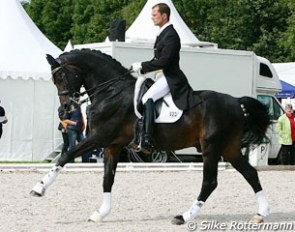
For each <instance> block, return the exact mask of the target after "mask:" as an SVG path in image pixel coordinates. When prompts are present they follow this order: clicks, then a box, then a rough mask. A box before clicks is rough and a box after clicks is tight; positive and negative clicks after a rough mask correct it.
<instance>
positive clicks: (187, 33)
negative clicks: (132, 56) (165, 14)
mask: <svg viewBox="0 0 295 232" xmlns="http://www.w3.org/2000/svg"><path fill="white" fill-rule="evenodd" d="M157 3H166V4H167V5H168V6H169V7H170V10H171V14H170V22H171V23H172V24H173V26H174V28H175V29H176V31H177V32H178V34H179V36H180V40H181V44H182V45H191V46H196V45H200V44H201V43H203V44H204V45H211V46H213V45H214V44H212V43H208V42H200V41H199V40H198V39H197V37H196V36H195V35H194V34H193V33H192V31H191V30H190V29H189V28H188V26H187V25H186V24H185V22H184V21H183V19H182V18H181V16H180V15H179V14H178V12H177V10H176V8H175V6H174V4H173V2H172V1H171V0H148V1H147V3H146V4H145V6H144V7H143V9H142V10H141V12H140V14H139V15H138V16H137V18H136V19H135V21H134V22H133V23H132V25H131V26H130V27H129V28H128V30H127V31H126V36H125V37H126V42H150V43H153V42H154V41H155V38H156V36H157V33H158V30H159V27H157V26H155V25H154V23H153V21H152V19H151V12H152V7H153V6H154V5H156V4H157Z"/></svg>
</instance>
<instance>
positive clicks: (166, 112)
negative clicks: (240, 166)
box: [133, 76, 183, 123]
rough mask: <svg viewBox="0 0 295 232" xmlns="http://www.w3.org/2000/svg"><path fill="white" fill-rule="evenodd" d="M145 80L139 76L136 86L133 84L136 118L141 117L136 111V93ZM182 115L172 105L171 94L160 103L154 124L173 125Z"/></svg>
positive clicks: (180, 111)
mask: <svg viewBox="0 0 295 232" xmlns="http://www.w3.org/2000/svg"><path fill="white" fill-rule="evenodd" d="M144 80H145V77H144V76H139V77H138V78H137V81H136V84H135V90H134V100H133V103H134V104H133V105H134V113H135V115H136V116H137V117H138V118H142V115H141V114H140V113H139V112H138V110H137V107H136V105H137V98H138V93H139V90H140V87H141V85H142V83H143V81H144ZM182 113H183V110H180V109H179V108H177V106H176V105H175V104H174V102H173V99H172V96H171V93H169V94H167V95H166V96H165V97H164V99H163V102H162V107H161V112H160V114H159V116H158V117H157V118H156V119H155V122H156V123H173V122H176V121H177V120H178V119H180V117H181V115H182Z"/></svg>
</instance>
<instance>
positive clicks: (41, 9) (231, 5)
mask: <svg viewBox="0 0 295 232" xmlns="http://www.w3.org/2000/svg"><path fill="white" fill-rule="evenodd" d="M145 3H146V0H137V1H132V0H31V1H30V3H23V4H24V6H25V9H26V11H27V12H28V14H29V15H30V17H31V18H32V19H33V21H34V22H35V23H36V24H37V26H38V27H39V28H40V29H41V30H42V31H43V33H44V34H45V35H46V36H47V37H48V38H49V39H50V40H51V41H53V42H54V43H55V44H56V45H57V46H59V47H60V48H62V49H63V48H64V47H65V45H66V43H67V41H68V40H72V41H73V43H74V44H79V43H91V42H101V41H104V39H105V38H106V37H107V35H108V31H109V25H110V23H111V22H112V21H113V20H115V19H125V20H126V24H127V28H128V26H130V25H131V24H132V22H133V21H134V20H135V18H136V17H137V15H138V14H139V13H140V11H141V9H142V8H143V6H144V4H145ZM173 3H174V4H175V7H176V9H177V10H178V12H179V13H180V15H181V16H182V18H183V19H184V21H185V22H186V23H187V25H188V26H189V28H190V29H191V30H192V31H193V33H194V34H195V35H196V36H197V37H198V39H199V40H202V41H210V42H214V43H217V44H218V46H219V47H220V48H226V49H239V50H251V51H254V52H255V53H256V54H257V55H260V56H264V57H266V58H268V59H270V60H271V61H272V62H287V61H292V60H294V58H295V14H294V12H295V11H294V10H295V3H294V1H293V0H174V1H173Z"/></svg>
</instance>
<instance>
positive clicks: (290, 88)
mask: <svg viewBox="0 0 295 232" xmlns="http://www.w3.org/2000/svg"><path fill="white" fill-rule="evenodd" d="M280 81H281V84H282V91H281V92H279V93H276V94H275V96H276V98H294V97H295V86H294V85H291V84H289V83H287V82H285V81H282V80H280Z"/></svg>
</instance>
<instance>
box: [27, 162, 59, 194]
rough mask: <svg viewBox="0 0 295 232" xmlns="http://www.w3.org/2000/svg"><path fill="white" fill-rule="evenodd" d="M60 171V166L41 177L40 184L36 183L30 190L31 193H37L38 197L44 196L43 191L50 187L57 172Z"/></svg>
mask: <svg viewBox="0 0 295 232" xmlns="http://www.w3.org/2000/svg"><path fill="white" fill-rule="evenodd" d="M61 170H62V167H61V166H54V167H53V168H52V169H51V170H50V171H49V173H47V174H46V176H44V177H43V179H42V180H41V182H38V183H37V184H36V185H35V186H34V187H33V189H32V191H33V192H35V193H38V194H39V195H40V196H43V195H44V194H45V190H46V189H47V188H48V186H49V185H51V184H52V183H53V182H54V181H55V179H56V177H57V176H58V174H59V172H60V171H61Z"/></svg>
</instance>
